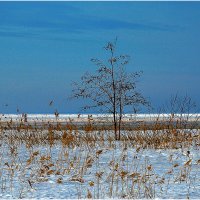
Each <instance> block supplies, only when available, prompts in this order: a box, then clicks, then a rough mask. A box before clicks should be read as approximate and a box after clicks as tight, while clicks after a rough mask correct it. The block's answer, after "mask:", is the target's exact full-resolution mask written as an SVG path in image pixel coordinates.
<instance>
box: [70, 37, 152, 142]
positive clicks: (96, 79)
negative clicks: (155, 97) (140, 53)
mask: <svg viewBox="0 0 200 200" xmlns="http://www.w3.org/2000/svg"><path fill="white" fill-rule="evenodd" d="M104 49H105V50H106V51H107V52H109V59H108V61H107V62H106V64H105V63H104V62H103V61H102V60H99V59H97V58H93V59H91V61H92V62H93V63H94V64H95V65H96V66H97V67H98V68H97V71H96V74H90V73H88V72H87V73H85V74H84V75H83V76H82V77H81V82H80V83H77V82H75V83H73V86H74V87H73V89H72V97H73V98H85V99H90V100H91V104H89V105H86V106H84V107H83V109H84V110H86V109H91V108H93V109H94V108H97V109H98V110H99V111H100V112H108V113H111V114H112V116H113V126H114V131H115V139H116V140H119V139H120V135H121V134H120V131H121V124H122V119H123V115H124V112H125V108H126V107H129V108H130V107H131V108H132V110H133V111H134V112H136V111H137V110H138V108H139V106H141V105H145V106H147V105H149V103H148V101H147V100H146V99H145V98H144V97H143V96H142V94H141V93H140V92H138V91H137V89H136V85H137V78H139V77H140V76H141V73H142V72H133V73H127V72H126V69H125V66H126V65H127V64H128V63H129V60H130V59H129V56H128V55H119V56H118V55H116V41H115V42H114V43H112V42H108V44H107V45H106V47H105V48H104Z"/></svg>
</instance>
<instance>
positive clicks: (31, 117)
mask: <svg viewBox="0 0 200 200" xmlns="http://www.w3.org/2000/svg"><path fill="white" fill-rule="evenodd" d="M170 117H171V114H166V113H161V114H125V115H124V117H123V120H124V121H131V120H134V121H154V120H156V119H158V118H160V119H169V118H170ZM199 117H200V114H198V113H190V114H175V115H174V118H181V119H182V120H184V119H185V120H189V121H194V120H197V119H198V118H199ZM88 118H89V119H93V120H105V121H110V120H112V115H111V114H59V115H58V116H57V117H56V116H55V115H54V114H27V121H28V122H33V121H34V122H37V121H44V122H45V121H52V122H54V121H55V122H56V121H59V122H65V121H70V120H73V121H87V120H88ZM11 119H12V120H13V121H21V120H23V119H24V115H23V114H0V120H1V121H10V120H11Z"/></svg>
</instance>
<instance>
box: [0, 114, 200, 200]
mask: <svg viewBox="0 0 200 200" xmlns="http://www.w3.org/2000/svg"><path fill="white" fill-rule="evenodd" d="M162 120H163V119H162V118H158V119H157V120H154V121H153V123H152V124H151V129H149V127H148V126H147V125H145V124H144V123H142V124H140V126H136V127H135V128H134V129H130V127H129V128H127V129H124V130H123V131H122V136H121V140H120V141H116V140H114V131H113V130H112V126H111V127H110V128H109V129H108V128H107V127H106V126H98V127H96V126H94V127H93V123H92V119H91V118H90V119H87V120H86V123H85V124H84V126H82V128H81V129H80V127H79V128H78V127H76V124H75V123H74V121H73V120H72V121H68V122H67V123H65V124H63V125H62V123H61V122H60V121H59V120H58V121H56V122H55V124H54V126H52V123H46V122H48V120H46V122H45V123H46V126H42V125H41V126H40V127H39V128H38V127H37V126H33V123H32V124H30V123H29V122H24V121H23V119H22V120H21V121H20V123H15V122H14V120H7V121H6V122H5V120H4V122H3V125H2V124H1V129H0V147H1V148H0V149H1V150H0V161H1V162H0V198H182V199H185V198H193V199H194V198H199V196H200V154H199V150H200V132H199V129H198V128H197V127H195V126H194V127H192V128H190V129H189V128H187V129H185V128H183V127H184V126H183V125H184V124H185V122H186V121H185V120H183V119H181V118H179V119H176V120H175V119H174V118H173V120H172V118H171V117H169V118H168V121H167V122H168V123H167V126H162V125H163V123H161V122H163V121H162ZM33 121H34V120H33ZM165 121H166V119H165ZM193 121H196V122H197V121H198V120H197V119H196V120H193ZM172 122H173V123H172ZM5 123H6V124H5ZM13 123H15V126H13ZM43 123H44V122H43ZM181 123H182V124H181ZM178 125H179V126H178ZM180 125H181V126H180ZM193 125H194V124H193Z"/></svg>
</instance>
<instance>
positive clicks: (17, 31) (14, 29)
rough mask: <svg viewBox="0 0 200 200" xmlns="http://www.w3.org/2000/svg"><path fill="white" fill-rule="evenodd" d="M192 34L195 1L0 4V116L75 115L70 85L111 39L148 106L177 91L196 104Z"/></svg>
mask: <svg viewBox="0 0 200 200" xmlns="http://www.w3.org/2000/svg"><path fill="white" fill-rule="evenodd" d="M199 35H200V2H0V92H1V93H0V113H1V112H2V113H15V112H16V109H17V108H19V109H20V112H27V113H52V112H54V110H55V109H57V110H58V111H59V112H60V113H77V112H79V111H80V106H81V105H83V104H84V102H83V101H69V100H68V99H67V98H68V96H69V95H70V92H71V82H72V81H78V80H79V78H80V76H81V75H82V74H83V73H84V72H85V71H91V72H93V71H95V66H94V65H93V64H92V63H91V62H90V59H91V58H94V57H97V58H102V59H105V52H104V51H103V48H102V47H103V46H104V45H105V44H106V42H108V41H112V40H114V38H115V37H116V36H117V37H118V53H123V54H124V53H126V54H129V55H130V56H131V63H130V64H129V66H128V70H130V71H137V70H143V72H144V73H143V76H142V77H141V79H140V82H139V83H138V87H139V88H140V91H141V92H142V93H143V95H144V96H146V97H148V98H149V99H150V100H151V102H152V105H153V106H154V107H155V108H158V107H159V106H160V105H162V104H163V103H165V102H166V100H167V99H169V97H170V96H171V95H173V94H175V93H177V92H178V93H179V94H185V93H187V94H188V95H190V96H191V97H192V98H193V99H194V100H195V101H196V102H197V103H198V102H200V93H199V85H198V84H199V80H200V78H199V75H200V56H199V52H200V37H199ZM52 99H53V100H54V104H53V106H52V107H49V105H48V104H49V102H50V101H51V100H52ZM6 104H7V105H6Z"/></svg>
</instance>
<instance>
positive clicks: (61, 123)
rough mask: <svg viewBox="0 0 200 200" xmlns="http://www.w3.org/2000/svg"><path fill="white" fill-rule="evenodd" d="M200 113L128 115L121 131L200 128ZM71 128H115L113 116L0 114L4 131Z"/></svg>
mask: <svg viewBox="0 0 200 200" xmlns="http://www.w3.org/2000/svg"><path fill="white" fill-rule="evenodd" d="M199 118H200V114H199V113H198V114H193V113H191V114H174V115H172V114H126V115H124V118H123V122H122V126H121V129H122V130H144V129H150V130H151V129H155V128H157V129H168V128H169V127H171V128H172V127H174V128H181V129H183V128H185V129H194V128H195V129H197V128H200V120H199ZM69 126H70V127H71V128H72V129H79V130H85V128H86V127H87V126H91V127H92V128H93V129H94V130H99V129H106V130H107V129H108V130H111V129H113V123H112V115H108V114H79V115H78V114H60V115H58V116H57V117H56V116H55V115H54V114H27V115H24V114H18V115H17V114H0V127H1V128H2V129H17V128H19V127H20V128H22V129H23V128H24V129H27V128H29V129H48V128H49V127H51V128H53V129H57V128H58V127H59V129H67V127H69Z"/></svg>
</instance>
